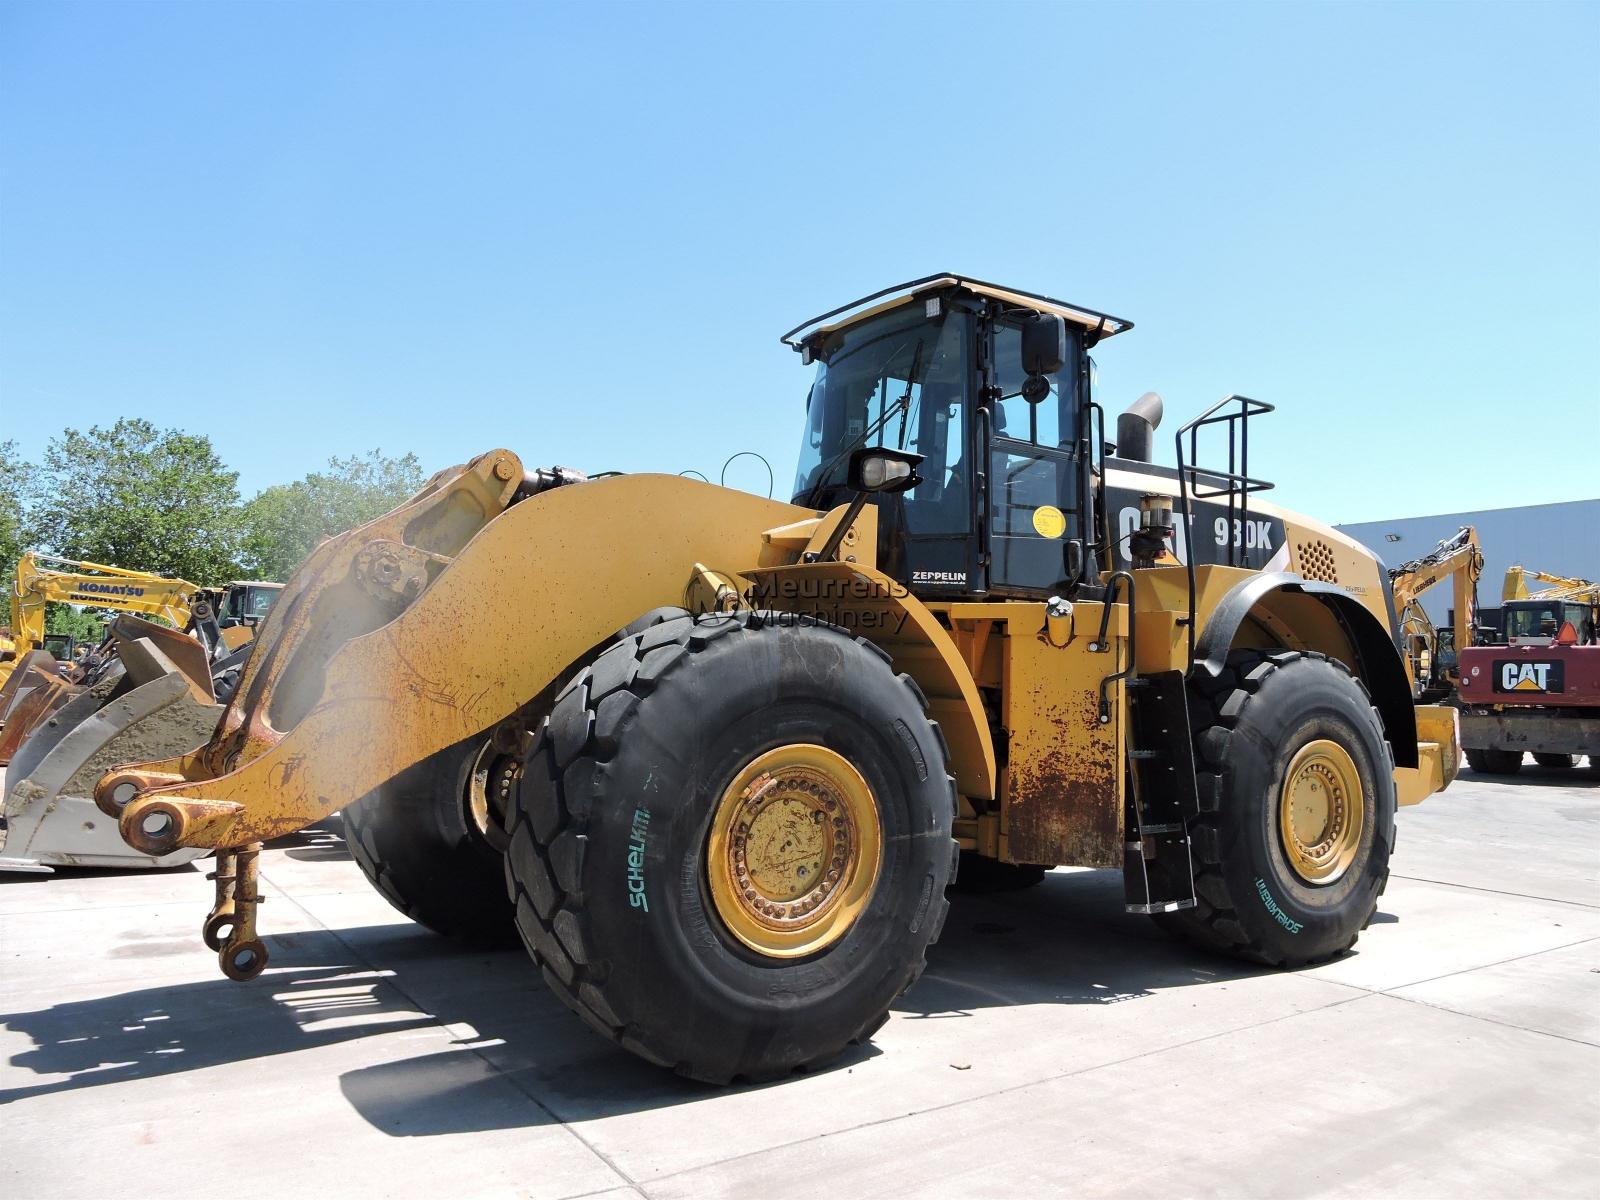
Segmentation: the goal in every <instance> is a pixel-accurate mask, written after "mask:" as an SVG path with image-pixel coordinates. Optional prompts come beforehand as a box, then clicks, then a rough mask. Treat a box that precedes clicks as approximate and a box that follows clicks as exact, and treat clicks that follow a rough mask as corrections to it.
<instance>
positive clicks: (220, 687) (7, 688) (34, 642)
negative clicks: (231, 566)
mask: <svg viewBox="0 0 1600 1200" xmlns="http://www.w3.org/2000/svg"><path fill="white" fill-rule="evenodd" d="M281 590H282V585H281V584H275V583H258V582H251V581H236V582H233V583H229V584H225V585H223V586H221V587H217V588H203V587H200V586H198V585H196V584H193V583H190V582H189V581H188V580H184V579H176V578H172V577H169V576H163V575H158V574H155V573H152V572H143V571H132V570H128V569H126V568H122V567H111V566H106V565H104V564H100V563H90V562H81V561H78V560H74V559H65V558H58V557H53V556H50V555H43V554H37V553H33V552H29V553H26V554H24V555H22V557H21V559H20V560H19V561H18V563H17V570H16V579H15V582H14V584H13V590H12V613H13V616H14V618H15V620H16V633H15V637H14V640H13V653H14V654H15V655H16V657H15V658H14V659H13V660H12V661H10V662H7V663H5V664H3V669H4V670H5V671H6V673H7V676H8V677H7V678H6V680H5V683H4V685H3V686H0V765H4V766H5V769H6V794H7V795H10V794H11V793H12V792H13V791H14V790H15V789H16V788H17V787H19V786H20V787H22V789H23V792H24V793H25V794H26V793H28V792H29V790H30V789H34V790H38V789H41V788H42V789H43V792H44V794H45V796H46V799H45V802H44V803H42V804H37V805H34V806H32V807H31V809H30V810H29V813H28V815H27V816H26V817H19V818H18V819H17V820H16V821H14V822H11V828H10V829H9V830H7V831H6V833H7V837H6V845H7V847H8V852H7V853H5V854H3V855H0V871H8V870H9V871H46V870H49V869H51V868H53V867H58V866H93V867H110V866H117V867H130V866H132V867H146V866H170V865H175V864H177V863H181V862H184V861H187V860H189V859H192V858H196V857H199V855H198V853H196V852H191V851H187V850H185V851H178V852H175V853H173V854H170V855H148V854H144V853H141V852H139V851H136V850H134V849H133V848H132V847H130V846H129V845H127V843H126V842H124V841H123V840H122V839H121V838H120V837H119V836H118V835H117V832H116V829H115V827H114V825H112V824H111V823H110V822H107V821H105V820H104V819H103V817H101V815H100V814H99V813H98V812H97V811H96V810H95V808H94V805H93V801H92V799H91V798H90V793H91V791H92V788H93V784H94V781H95V779H96V778H98V775H99V773H100V771H101V770H103V769H104V766H105V765H106V764H107V763H108V762H109V761H110V758H108V757H107V756H117V755H125V754H126V753H129V752H131V753H134V754H141V755H142V754H148V753H166V752H169V751H175V750H178V749H182V748H184V747H187V746H191V745H193V744H194V743H195V742H196V741H198V740H200V739H202V738H204V737H206V736H208V735H209V733H210V732H211V730H212V729H213V728H214V727H215V725H216V721H217V718H218V716H220V714H221V711H222V707H221V703H220V701H223V700H226V699H227V697H228V695H230V694H231V689H232V686H233V685H234V684H235V683H236V682H237V680H238V676H239V673H240V671H241V669H242V667H243V663H244V659H245V657H246V655H247V654H248V645H249V642H250V639H251V637H252V636H253V634H254V631H255V628H256V626H258V625H259V624H260V622H261V620H262V619H263V618H264V617H265V615H266V613H267V611H268V609H269V608H270V607H271V603H272V601H273V600H274V599H275V598H276V596H277V595H278V593H279V591H281ZM52 602H54V603H62V604H75V605H83V606H86V607H95V608H102V609H110V610H112V611H116V612H120V613H122V614H124V615H121V616H118V617H116V618H114V619H113V620H112V622H111V624H110V627H109V631H108V633H107V636H106V637H105V639H104V640H103V641H102V642H101V643H100V644H99V645H98V646H94V647H88V646H83V647H79V648H78V649H79V650H80V651H81V654H75V653H73V648H72V647H71V645H70V640H69V641H68V643H67V644H66V645H60V644H56V645H52V638H54V637H55V636H56V635H51V634H47V633H46V632H45V629H44V625H45V609H46V605H47V604H49V603H52ZM147 617H157V618H160V619H161V622H164V623H158V622H156V621H153V620H148V619H145V618H147Z"/></svg>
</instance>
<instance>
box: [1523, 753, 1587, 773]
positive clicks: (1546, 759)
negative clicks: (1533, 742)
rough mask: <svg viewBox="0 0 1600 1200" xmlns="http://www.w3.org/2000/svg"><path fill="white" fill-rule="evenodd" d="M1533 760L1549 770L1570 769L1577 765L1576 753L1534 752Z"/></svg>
mask: <svg viewBox="0 0 1600 1200" xmlns="http://www.w3.org/2000/svg"><path fill="white" fill-rule="evenodd" d="M1533 761H1534V762H1536V763H1537V764H1539V766H1541V767H1544V768H1546V769H1547V770H1551V771H1570V770H1572V768H1573V767H1575V766H1577V765H1578V756H1577V755H1576V754H1535V755H1534V756H1533Z"/></svg>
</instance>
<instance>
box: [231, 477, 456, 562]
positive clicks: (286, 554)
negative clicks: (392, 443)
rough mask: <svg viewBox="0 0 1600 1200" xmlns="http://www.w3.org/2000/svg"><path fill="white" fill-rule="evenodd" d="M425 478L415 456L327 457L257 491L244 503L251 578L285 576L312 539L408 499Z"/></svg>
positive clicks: (244, 555) (313, 546)
mask: <svg viewBox="0 0 1600 1200" xmlns="http://www.w3.org/2000/svg"><path fill="white" fill-rule="evenodd" d="M426 481H427V476H426V475H424V474H423V470H422V464H421V463H420V462H419V461H418V460H417V456H416V455H415V454H406V455H403V456H401V457H399V458H389V457H387V456H385V455H384V453H383V452H382V451H381V450H373V451H371V452H369V453H368V454H367V455H366V456H365V457H359V456H352V457H350V458H330V459H329V460H328V469H327V470H325V471H313V472H312V473H311V474H309V475H307V476H306V477H305V478H304V479H299V480H296V481H295V482H294V483H286V484H279V485H278V486H276V487H269V488H267V489H266V490H265V491H263V492H260V493H258V494H257V495H256V496H255V498H254V499H252V500H251V501H250V502H249V503H248V504H246V505H245V506H244V517H243V537H242V543H241V545H242V550H241V555H240V557H241V560H242V562H243V564H244V570H245V571H246V572H247V573H248V574H249V575H250V577H251V578H254V579H275V580H283V579H288V578H289V576H290V575H291V574H293V573H294V569H295V568H296V567H298V566H299V565H300V563H301V562H302V561H303V560H304V559H305V557H306V555H308V554H310V553H311V551H313V550H314V549H316V547H317V543H318V542H320V541H321V540H322V539H323V538H325V537H328V536H330V535H332V534H335V533H343V532H344V531H345V530H346V529H353V528H354V527H355V526H357V525H361V524H363V523H365V522H367V521H370V520H372V519H373V518H375V517H381V516H382V515H383V514H384V513H386V512H388V511H389V510H390V509H392V508H394V507H395V506H396V505H398V504H400V503H402V502H403V501H405V500H408V499H410V498H411V497H412V496H413V495H415V494H416V492H417V491H418V490H420V489H421V487H422V485H423V484H424V483H425V482H426Z"/></svg>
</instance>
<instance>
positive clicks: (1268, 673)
mask: <svg viewBox="0 0 1600 1200" xmlns="http://www.w3.org/2000/svg"><path fill="white" fill-rule="evenodd" d="M1189 702H1190V722H1191V726H1192V728H1193V731H1194V744H1195V767H1196V774H1197V778H1198V783H1199V791H1200V809H1201V813H1200V818H1199V821H1198V822H1197V823H1196V825H1195V827H1194V829H1193V843H1192V845H1193V853H1194V862H1195V890H1196V892H1197V893H1198V895H1197V899H1196V903H1195V907H1193V908H1190V909H1185V910H1182V911H1179V912H1174V913H1163V914H1161V915H1159V916H1157V917H1156V918H1155V919H1156V921H1157V923H1158V924H1160V925H1162V926H1163V927H1164V928H1166V929H1167V930H1168V931H1169V932H1172V933H1175V934H1177V935H1179V936H1181V937H1183V938H1185V939H1187V940H1188V941H1191V942H1193V943H1195V944H1197V945H1199V946H1202V947H1204V948H1206V949H1210V950H1216V951H1220V952H1222V953H1226V954H1231V955H1234V956H1237V957H1240V958H1248V959H1251V960H1253V961H1255V962H1262V963H1267V964H1268V965H1271V966H1276V967H1299V966H1304V965H1306V964H1308V963H1316V962H1323V961H1325V960H1327V959H1330V958H1335V957H1337V956H1338V955H1340V954H1343V953H1344V952H1345V951H1347V950H1349V949H1350V947H1351V946H1353V945H1354V944H1355V942H1356V938H1357V937H1358V936H1360V933H1361V931H1362V930H1363V929H1365V928H1366V927H1367V924H1368V922H1370V921H1371V920H1372V914H1373V913H1374V912H1375V911H1376V909H1377V904H1378V897H1379V896H1380V895H1382V894H1383V888H1384V885H1385V883H1386V882H1387V881H1388V877H1389V856H1390V854H1391V853H1392V852H1393V850H1394V814H1395V789H1394V766H1393V762H1394V760H1393V757H1392V754H1391V752H1390V749H1389V744H1388V742H1387V741H1385V739H1384V731H1383V722H1382V719H1381V718H1380V717H1379V715H1378V712H1377V710H1376V709H1375V708H1373V706H1372V702H1371V700H1370V699H1369V698H1368V696H1367V694H1366V691H1365V689H1364V688H1363V687H1362V686H1361V684H1360V683H1358V682H1357V681H1356V680H1355V678H1354V677H1352V676H1351V674H1350V672H1349V671H1348V670H1346V669H1345V668H1344V666H1343V665H1342V664H1340V663H1338V662H1335V661H1333V660H1331V659H1328V658H1325V657H1324V656H1322V655H1320V654H1303V653H1298V652H1294V651H1289V650H1277V651H1259V650H1239V651H1234V652H1233V653H1232V654H1230V655H1229V656H1228V663H1227V666H1226V668H1225V669H1224V670H1223V672H1222V674H1221V676H1220V677H1219V678H1218V679H1216V680H1210V679H1208V678H1207V677H1205V676H1204V675H1197V678H1196V682H1195V684H1193V685H1191V693H1190V701H1189ZM1330 745H1331V746H1332V747H1334V748H1336V749H1334V750H1328V751H1325V753H1326V754H1332V755H1342V758H1341V759H1340V761H1341V762H1344V763H1346V764H1348V766H1347V768H1346V770H1345V774H1346V776H1347V779H1348V782H1346V783H1342V784H1341V786H1337V787H1330V786H1329V784H1328V782H1327V777H1326V776H1324V775H1320V774H1318V773H1317V771H1316V770H1315V769H1311V768H1304V767H1300V766H1298V765H1297V764H1300V763H1303V762H1306V761H1307V759H1306V757H1305V756H1306V755H1308V754H1309V755H1311V756H1312V757H1311V761H1312V762H1313V763H1315V762H1316V761H1317V758H1316V756H1317V753H1318V751H1319V748H1323V747H1328V746H1330ZM1291 774H1292V777H1293V779H1305V780H1309V781H1310V783H1311V784H1318V783H1320V784H1321V787H1322V789H1323V791H1322V793H1321V794H1322V795H1324V796H1326V797H1327V798H1328V801H1327V802H1328V804H1329V806H1330V807H1329V809H1328V812H1329V814H1330V815H1329V816H1328V818H1327V819H1328V826H1327V828H1328V830H1330V831H1332V830H1334V829H1335V826H1334V822H1333V817H1332V815H1331V814H1332V813H1333V812H1334V811H1335V810H1334V807H1333V797H1334V796H1335V795H1338V796H1342V797H1344V799H1343V800H1342V801H1341V808H1340V811H1341V812H1342V813H1343V814H1344V815H1343V817H1342V820H1341V823H1340V824H1339V825H1338V830H1339V832H1338V833H1335V832H1329V833H1327V835H1326V836H1327V838H1328V842H1327V843H1326V844H1328V845H1331V846H1334V847H1335V848H1340V847H1342V848H1343V851H1342V852H1343V853H1344V854H1347V855H1348V858H1347V859H1339V860H1337V861H1342V862H1344V865H1343V866H1334V865H1330V866H1328V867H1327V868H1326V870H1327V871H1328V872H1329V873H1328V874H1327V875H1326V876H1324V877H1323V878H1322V879H1321V880H1310V879H1308V878H1307V876H1306V875H1305V874H1304V871H1305V870H1308V869H1311V868H1310V867H1309V866H1307V865H1305V864H1306V863H1307V858H1308V855H1309V853H1310V847H1309V846H1302V847H1301V848H1300V850H1299V851H1298V854H1297V853H1296V852H1295V851H1292V850H1291V848H1290V844H1289V843H1290V839H1289V837H1288V833H1287V831H1286V828H1285V825H1286V823H1291V822H1292V818H1291V817H1289V816H1287V815H1286V814H1289V813H1292V812H1293V811H1294V808H1293V807H1292V806H1289V805H1288V802H1287V793H1286V785H1288V784H1289V783H1290V782H1291ZM1357 781H1359V787H1360V791H1361V796H1360V797H1359V800H1358V799H1357V798H1356V797H1354V796H1350V795H1347V793H1348V792H1353V791H1354V790H1355V786H1354V785H1355V784H1356V782H1357ZM1312 794H1313V795H1316V794H1317V793H1316V791H1315V789H1314V788H1313V792H1312ZM1358 819H1359V827H1357V825H1356V822H1357V820H1358ZM1345 831H1349V832H1345ZM1297 836H1298V835H1297ZM1317 844H1318V845H1321V844H1323V843H1322V842H1321V841H1320V839H1319V841H1318V842H1317ZM1330 861H1333V860H1330ZM1296 862H1299V863H1301V864H1302V865H1301V866H1296V865H1295V864H1296ZM1318 869H1321V868H1318Z"/></svg>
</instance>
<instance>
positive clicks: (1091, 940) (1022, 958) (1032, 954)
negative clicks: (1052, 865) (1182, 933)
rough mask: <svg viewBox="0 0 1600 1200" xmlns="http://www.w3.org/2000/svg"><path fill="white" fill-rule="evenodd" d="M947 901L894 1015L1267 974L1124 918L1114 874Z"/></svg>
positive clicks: (1098, 998) (1069, 999) (943, 1013)
mask: <svg viewBox="0 0 1600 1200" xmlns="http://www.w3.org/2000/svg"><path fill="white" fill-rule="evenodd" d="M950 901H951V904H950V915H949V918H948V919H947V920H946V921H945V927H944V933H943V935H942V936H941V937H940V939H939V942H938V944H937V945H935V946H934V947H933V949H932V950H931V951H930V952H929V956H928V970H927V972H926V973H925V974H924V975H923V977H922V979H921V981H920V982H918V984H917V986H916V987H914V988H912V989H911V990H910V991H909V992H907V993H906V994H905V995H904V996H903V997H901V999H900V1000H899V1001H898V1002H897V1003H896V1005H895V1011H896V1012H900V1013H904V1014H906V1015H908V1016H912V1017H917V1018H925V1019H932V1018H950V1017H961V1016H965V1015H966V1014H968V1013H970V1012H972V1011H974V1010H976V1009H983V1008H995V1007H1007V1006H1010V1005H1018V1004H1063V1005H1071V1004H1087V1005H1098V1004H1114V1003H1121V1002H1124V1001H1129V1000H1137V999H1139V998H1141V997H1144V996H1149V995H1153V994H1154V993H1156V992H1159V991H1167V990H1170V989H1172V988H1179V987H1193V986H1196V985H1205V984H1215V983H1228V982H1230V981H1232V980H1236V979H1246V978H1249V977H1251V976H1254V975H1261V974H1267V973H1270V968H1266V967H1260V966H1256V965H1253V964H1251V963H1245V962H1239V961H1236V960H1234V959H1228V958H1223V957H1219V956H1217V955H1212V954H1207V953H1204V952H1202V951H1198V950H1195V949H1193V948H1191V947H1189V946H1187V945H1185V944H1184V943H1182V942H1179V941H1177V940H1176V939H1174V938H1172V937H1170V936H1169V935H1168V934H1166V933H1165V932H1164V931H1162V930H1161V929H1160V928H1158V927H1157V926H1156V924H1155V923H1154V922H1153V921H1152V920H1151V919H1150V918H1149V917H1145V916H1139V915H1136V914H1129V913H1127V912H1124V911H1123V893H1122V873H1121V872H1120V871H1091V870H1057V871H1052V872H1050V873H1049V874H1048V875H1046V876H1045V878H1044V882H1042V883H1040V884H1038V885H1037V886H1035V887H1032V888H1027V889H1024V890H1022V891H1017V892H1008V893H1001V894H997V895H995V894H991V895H985V896H970V895H963V894H961V893H959V892H953V893H952V894H951V897H950ZM1086 1032H1090V1031H1088V1030H1086Z"/></svg>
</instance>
